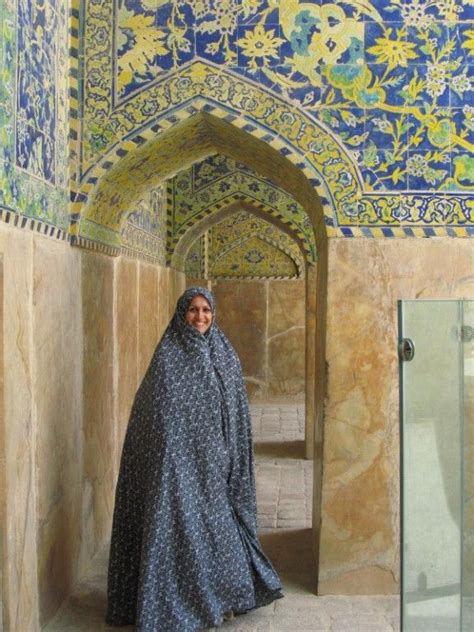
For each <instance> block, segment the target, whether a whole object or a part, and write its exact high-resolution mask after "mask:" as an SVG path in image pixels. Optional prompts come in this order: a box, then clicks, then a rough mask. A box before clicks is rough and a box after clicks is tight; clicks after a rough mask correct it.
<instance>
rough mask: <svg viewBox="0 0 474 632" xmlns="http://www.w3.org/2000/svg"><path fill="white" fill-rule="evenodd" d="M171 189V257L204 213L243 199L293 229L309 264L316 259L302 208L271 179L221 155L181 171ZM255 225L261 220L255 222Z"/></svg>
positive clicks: (311, 237)
mask: <svg viewBox="0 0 474 632" xmlns="http://www.w3.org/2000/svg"><path fill="white" fill-rule="evenodd" d="M168 188H169V200H170V210H169V212H170V227H169V232H170V234H169V239H168V250H169V254H171V253H172V250H173V249H174V246H175V244H176V243H177V241H178V240H179V238H180V237H181V236H182V235H183V234H184V233H185V232H186V231H187V230H188V229H189V228H190V227H192V226H193V225H194V224H195V223H196V222H197V221H199V220H200V219H202V213H203V212H207V211H208V210H212V209H214V211H215V210H216V209H218V208H219V207H222V206H225V205H226V204H229V203H231V202H233V201H235V200H236V199H240V200H247V201H252V202H254V203H257V204H258V205H263V206H264V207H265V208H266V209H267V210H270V212H271V214H272V215H273V216H274V217H276V218H278V219H280V220H281V221H283V222H284V223H285V224H288V225H289V226H291V228H292V230H293V231H294V233H295V235H297V236H299V237H300V238H301V239H302V241H304V243H305V244H306V247H307V253H308V258H309V260H310V261H314V260H315V258H316V246H315V242H314V234H313V228H312V226H311V222H310V220H309V218H308V216H307V214H306V212H305V211H304V209H303V207H302V206H301V204H299V203H298V202H297V201H296V200H295V199H294V198H293V197H292V196H291V195H289V194H288V193H286V191H284V190H283V189H281V187H278V186H277V185H275V184H274V183H273V182H271V180H269V179H268V178H262V177H260V176H258V174H256V173H255V172H253V171H252V170H251V169H250V168H248V167H246V166H245V165H243V164H240V163H237V162H235V161H234V160H232V159H231V158H227V157H225V156H222V155H219V154H218V155H215V156H209V158H206V159H205V160H203V161H201V162H199V163H196V164H195V165H193V166H192V167H190V168H189V169H185V170H183V171H181V172H180V173H179V175H177V176H176V177H175V178H173V179H172V180H171V182H170V184H169V187H168ZM206 214H207V213H206ZM255 221H256V222H257V221H259V220H257V218H255ZM281 234H282V235H284V233H281Z"/></svg>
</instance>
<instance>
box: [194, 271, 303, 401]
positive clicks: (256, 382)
mask: <svg viewBox="0 0 474 632" xmlns="http://www.w3.org/2000/svg"><path fill="white" fill-rule="evenodd" d="M202 282H203V281H202V280H198V281H197V282H193V281H190V282H188V284H192V285H201V284H202ZM209 284H210V287H211V289H212V291H213V292H214V293H215V296H216V301H217V322H218V323H219V326H220V327H221V328H222V330H223V331H224V333H225V334H226V336H228V338H229V340H230V341H231V343H232V344H233V345H234V347H235V349H236V351H237V353H238V354H239V358H240V361H241V363H242V369H243V373H244V378H245V382H246V385H247V392H248V395H249V399H250V402H252V403H256V402H278V401H284V402H289V401H304V396H305V280H304V279H295V280H269V279H267V280H263V279H262V280H252V281H235V280H231V279H225V280H220V281H210V282H209Z"/></svg>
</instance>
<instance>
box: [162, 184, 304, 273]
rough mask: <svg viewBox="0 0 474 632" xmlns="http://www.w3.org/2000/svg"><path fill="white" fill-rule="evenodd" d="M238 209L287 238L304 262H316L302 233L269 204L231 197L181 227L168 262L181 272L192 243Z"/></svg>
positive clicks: (248, 198)
mask: <svg viewBox="0 0 474 632" xmlns="http://www.w3.org/2000/svg"><path fill="white" fill-rule="evenodd" d="M238 210H244V211H248V212H249V213H252V214H253V215H255V216H256V217H259V218H261V219H263V220H265V221H267V222H269V223H271V224H273V225H274V226H276V227H277V228H278V229H279V230H281V231H283V232H284V233H286V234H287V235H289V236H290V237H291V238H292V239H293V240H294V241H295V242H296V243H297V244H298V246H299V248H300V251H301V253H302V255H303V257H304V259H305V260H306V261H308V262H310V263H314V261H315V252H314V250H313V248H314V244H308V241H307V239H306V237H305V235H304V234H303V233H301V231H299V230H298V227H297V226H295V225H294V224H292V223H291V222H290V221H289V220H288V218H284V217H283V216H282V215H281V214H280V213H279V212H278V210H277V209H275V208H273V207H272V206H270V205H268V204H263V203H261V202H257V201H256V200H254V199H252V198H250V197H248V196H245V195H242V194H237V195H231V196H229V197H228V198H226V199H225V200H221V201H219V202H217V203H215V204H213V205H211V206H209V207H208V208H206V209H205V210H204V211H202V212H201V213H198V214H197V215H195V216H193V218H192V219H191V220H190V221H189V222H188V223H187V224H186V225H185V226H183V228H182V230H180V231H179V232H178V233H177V235H176V237H175V239H174V240H173V241H171V242H170V243H169V245H168V263H169V264H170V265H171V266H172V267H175V268H177V269H182V268H183V265H184V261H185V259H186V255H187V253H188V251H189V249H190V247H191V246H192V244H193V243H194V242H195V241H196V239H198V238H199V237H200V236H201V235H202V234H203V233H204V232H205V231H206V230H209V228H211V227H212V226H214V225H215V224H217V223H218V222H220V221H222V220H223V219H225V218H227V217H229V216H231V215H233V214H234V213H235V212H237V211H238Z"/></svg>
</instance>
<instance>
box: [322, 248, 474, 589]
mask: <svg viewBox="0 0 474 632" xmlns="http://www.w3.org/2000/svg"><path fill="white" fill-rule="evenodd" d="M472 248H473V247H472V243H471V242H470V241H469V240H452V239H448V238H447V239H433V240H415V239H406V240H397V242H389V241H387V240H384V241H382V240H365V239H357V240H342V239H340V240H337V239H336V240H333V241H331V242H330V246H329V282H328V314H327V363H328V394H327V400H326V418H325V428H324V479H323V501H322V527H321V539H320V556H321V557H320V559H321V566H320V587H321V589H322V590H323V591H324V590H325V589H326V590H329V589H330V590H331V591H336V592H339V591H340V592H344V591H345V590H348V589H350V587H351V586H354V587H355V589H356V590H357V591H358V592H360V593H365V592H367V593H370V591H372V590H373V589H374V586H376V585H377V584H379V585H380V586H381V587H382V588H383V589H384V590H387V591H388V592H393V591H395V590H397V586H398V554H399V551H398V541H399V530H398V522H399V474H398V463H399V437H398V424H399V411H398V358H397V335H398V334H397V329H398V327H397V300H398V299H402V298H404V299H407V298H420V297H424V298H428V297H429V298H457V297H462V296H469V294H470V293H471V292H472V289H473V285H474V258H473V249H472ZM447 260H449V261H450V265H449V267H447V266H446V261H447Z"/></svg>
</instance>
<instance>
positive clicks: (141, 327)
mask: <svg viewBox="0 0 474 632" xmlns="http://www.w3.org/2000/svg"><path fill="white" fill-rule="evenodd" d="M158 325H159V318H158V269H157V267H156V266H153V265H151V264H147V263H144V262H140V263H139V273H138V382H139V383H140V382H141V380H142V378H143V376H144V375H145V372H146V370H147V368H148V365H149V364H150V360H151V357H152V355H153V351H154V350H155V348H156V344H157V342H158Z"/></svg>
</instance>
